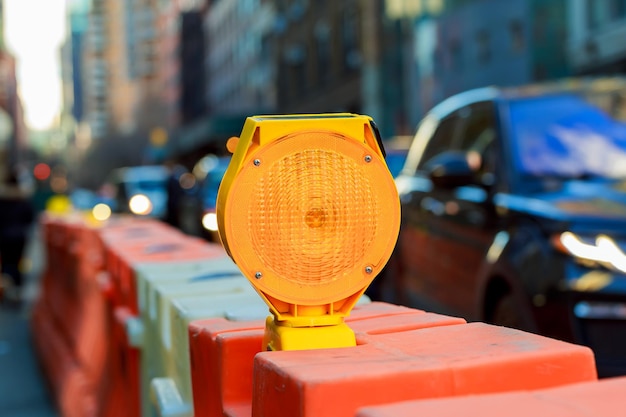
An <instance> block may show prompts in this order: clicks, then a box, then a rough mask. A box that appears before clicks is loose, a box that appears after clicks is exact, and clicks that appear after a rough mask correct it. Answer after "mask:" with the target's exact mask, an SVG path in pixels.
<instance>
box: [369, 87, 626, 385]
mask: <svg viewBox="0 0 626 417" xmlns="http://www.w3.org/2000/svg"><path fill="white" fill-rule="evenodd" d="M625 119H626V81H624V80H621V79H596V80H567V81H562V82H558V83H554V84H551V85H542V86H527V87H523V88H510V89H500V88H484V89H477V90H472V91H468V92H465V93H462V94H459V95H456V96H453V97H451V98H449V99H447V100H445V101H444V102H442V103H441V104H440V105H438V106H436V107H435V108H434V109H432V110H431V111H430V112H429V113H428V114H427V115H426V117H425V118H424V119H423V121H422V122H421V123H420V125H419V127H418V131H417V133H416V135H415V137H414V139H413V143H412V144H411V148H410V151H409V155H408V157H407V161H406V164H405V165H404V168H403V170H402V172H401V173H400V175H399V176H398V177H397V179H396V184H397V187H398V191H399V193H400V200H401V203H402V225H401V230H400V236H399V239H398V243H397V246H396V249H395V252H394V254H393V255H392V257H391V259H390V261H389V263H388V265H387V267H386V270H385V272H384V273H383V274H382V276H380V277H379V278H378V279H377V280H376V281H378V282H376V283H375V285H374V286H373V287H372V288H371V290H369V293H370V294H371V295H372V297H374V298H381V299H383V300H386V301H391V302H396V303H401V304H407V305H411V306H413V307H418V308H424V309H428V310H431V311H438V312H442V313H447V314H454V315H460V316H463V317H465V318H467V319H469V320H482V321H487V322H492V323H497V324H502V325H506V326H510V327H517V328H521V329H525V330H528V331H532V332H536V333H540V334H544V335H548V336H552V337H557V338H561V339H565V340H570V341H574V342H577V343H581V344H586V345H588V346H590V347H591V348H593V350H594V352H595V354H596V360H597V364H598V369H599V372H600V374H601V375H605V376H608V375H616V374H624V373H626V275H625V271H626V255H625V253H624V252H625V251H626V124H625V123H624V122H623V121H622V120H625Z"/></svg>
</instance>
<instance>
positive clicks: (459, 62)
mask: <svg viewBox="0 0 626 417" xmlns="http://www.w3.org/2000/svg"><path fill="white" fill-rule="evenodd" d="M450 67H451V69H452V71H455V72H459V71H462V70H463V51H462V50H461V42H459V40H458V39H452V40H451V41H450Z"/></svg>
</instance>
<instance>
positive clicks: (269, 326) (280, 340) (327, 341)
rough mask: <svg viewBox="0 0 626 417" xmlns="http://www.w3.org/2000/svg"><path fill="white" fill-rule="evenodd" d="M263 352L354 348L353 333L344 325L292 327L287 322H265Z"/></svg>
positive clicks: (270, 317)
mask: <svg viewBox="0 0 626 417" xmlns="http://www.w3.org/2000/svg"><path fill="white" fill-rule="evenodd" d="M263 346H264V347H265V350H304V349H324V348H338V347H350V346H356V338H355V336H354V332H353V331H352V329H351V328H350V327H348V325H347V324H345V323H340V324H334V325H330V326H316V327H292V326H290V324H289V322H276V321H275V320H274V317H273V316H269V317H267V319H266V320H265V334H264V335H263Z"/></svg>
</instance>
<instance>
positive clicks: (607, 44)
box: [567, 0, 626, 74]
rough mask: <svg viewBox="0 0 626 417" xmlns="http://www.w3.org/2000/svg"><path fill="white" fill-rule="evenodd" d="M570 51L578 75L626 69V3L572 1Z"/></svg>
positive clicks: (612, 0)
mask: <svg viewBox="0 0 626 417" xmlns="http://www.w3.org/2000/svg"><path fill="white" fill-rule="evenodd" d="M568 18H569V19H568V25H569V37H568V40H567V53H568V58H569V62H570V64H571V66H572V69H573V71H574V72H575V73H576V74H607V73H624V72H626V42H624V39H626V2H624V1H622V0H595V1H592V0H571V1H570V2H568Z"/></svg>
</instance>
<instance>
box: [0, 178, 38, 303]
mask: <svg viewBox="0 0 626 417" xmlns="http://www.w3.org/2000/svg"><path fill="white" fill-rule="evenodd" d="M34 217H35V213H34V210H33V207H32V204H31V201H30V193H29V192H28V190H27V189H25V188H24V187H22V186H20V181H19V176H18V172H17V171H16V170H14V169H13V170H11V171H10V172H9V173H8V175H7V177H6V178H5V181H4V182H3V183H1V184H0V271H1V272H2V282H0V285H2V286H3V287H5V290H6V291H5V293H6V294H5V295H6V296H7V298H11V299H13V300H14V301H18V302H19V301H20V299H21V296H22V286H23V276H22V269H21V266H22V265H21V263H22V259H23V257H24V249H25V248H26V243H27V240H28V236H29V234H30V228H31V225H32V223H33V221H34Z"/></svg>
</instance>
